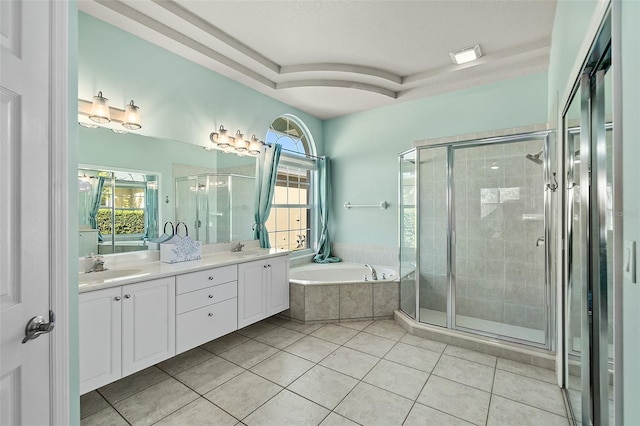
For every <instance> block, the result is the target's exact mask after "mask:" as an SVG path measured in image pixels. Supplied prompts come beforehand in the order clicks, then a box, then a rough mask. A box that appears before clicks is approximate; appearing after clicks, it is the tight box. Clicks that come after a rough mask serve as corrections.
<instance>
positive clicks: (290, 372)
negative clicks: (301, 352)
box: [251, 352, 313, 387]
mask: <svg viewBox="0 0 640 426" xmlns="http://www.w3.org/2000/svg"><path fill="white" fill-rule="evenodd" d="M311 367H313V363H312V362H309V361H307V360H306V359H303V358H300V357H298V356H295V355H291V354H289V353H287V352H278V353H277V354H275V355H273V356H272V357H270V358H267V359H265V360H264V361H262V362H261V363H259V364H258V365H256V366H255V367H253V368H252V369H251V371H253V372H254V373H256V374H258V375H260V376H262V377H264V378H265V379H268V380H271V381H272V382H275V383H277V384H279V385H280V386H285V387H286V386H288V385H289V384H290V383H291V382H293V381H294V380H295V379H297V378H298V377H300V376H302V375H303V374H304V373H305V372H306V371H307V370H309V369H310V368H311Z"/></svg>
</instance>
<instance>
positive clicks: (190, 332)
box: [176, 265, 238, 353]
mask: <svg viewBox="0 0 640 426" xmlns="http://www.w3.org/2000/svg"><path fill="white" fill-rule="evenodd" d="M237 272H238V270H237V267H236V265H233V266H225V267H221V268H213V269H208V270H205V271H198V272H192V273H189V274H184V275H178V276H177V277H176V314H177V316H176V353H181V352H184V351H187V350H189V349H192V348H194V347H196V346H199V345H201V344H203V343H206V342H209V341H211V340H213V339H217V338H218V337H221V336H224V335H225V334H228V333H231V332H232V331H235V330H237V328H238V315H237V309H238V299H237V296H238V281H237V280H238V275H237Z"/></svg>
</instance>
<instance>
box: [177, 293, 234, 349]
mask: <svg viewBox="0 0 640 426" xmlns="http://www.w3.org/2000/svg"><path fill="white" fill-rule="evenodd" d="M237 328H238V299H236V298H233V299H229V300H225V301H224V302H220V303H216V304H214V305H210V306H205V307H204V308H200V309H196V310H194V311H191V312H187V313H184V314H181V315H178V316H176V354H179V353H181V352H184V351H187V350H189V349H193V348H195V347H196V346H199V345H201V344H203V343H206V342H208V341H210V340H213V339H217V338H218V337H221V336H224V335H225V334H228V333H231V332H232V331H235V330H236V329H237Z"/></svg>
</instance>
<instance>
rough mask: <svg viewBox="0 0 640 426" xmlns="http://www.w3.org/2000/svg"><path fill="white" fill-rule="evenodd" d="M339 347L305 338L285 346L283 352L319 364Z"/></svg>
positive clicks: (320, 340) (316, 339)
mask: <svg viewBox="0 0 640 426" xmlns="http://www.w3.org/2000/svg"><path fill="white" fill-rule="evenodd" d="M339 347H340V346H338V345H336V344H335V343H331V342H328V341H326V340H322V339H318V338H317V337H313V336H306V337H303V338H302V339H300V340H298V341H297V342H295V343H294V344H292V345H291V346H287V347H286V348H284V350H285V351H287V352H289V353H292V354H294V355H297V356H299V357H302V358H304V359H308V360H309V361H312V362H320V361H322V360H323V359H324V358H325V357H326V356H327V355H329V354H330V353H331V352H333V351H335V350H336V349H338V348H339Z"/></svg>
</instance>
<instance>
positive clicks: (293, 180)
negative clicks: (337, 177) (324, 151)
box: [265, 116, 317, 251]
mask: <svg viewBox="0 0 640 426" xmlns="http://www.w3.org/2000/svg"><path fill="white" fill-rule="evenodd" d="M303 126H304V125H303V124H302V123H298V122H297V121H296V120H294V119H293V118H291V117H288V116H282V117H278V118H277V119H275V120H274V121H273V123H272V124H271V127H270V128H269V130H268V131H267V137H266V139H265V141H266V143H268V144H273V143H277V144H280V145H281V146H282V153H281V155H280V164H279V167H278V176H277V179H276V187H275V191H274V195H273V205H272V207H271V213H270V215H269V219H268V220H267V223H266V227H267V229H268V230H269V241H270V242H271V246H272V247H275V248H279V249H286V250H291V251H302V250H307V249H313V248H314V247H315V243H316V241H315V238H316V225H315V221H316V218H317V214H316V212H315V194H316V189H315V181H316V169H317V165H316V157H315V150H314V149H313V145H312V142H311V141H310V138H309V136H308V134H307V132H306V131H305V130H303V128H304V127H303Z"/></svg>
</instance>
